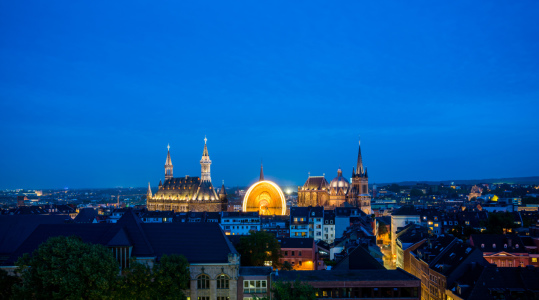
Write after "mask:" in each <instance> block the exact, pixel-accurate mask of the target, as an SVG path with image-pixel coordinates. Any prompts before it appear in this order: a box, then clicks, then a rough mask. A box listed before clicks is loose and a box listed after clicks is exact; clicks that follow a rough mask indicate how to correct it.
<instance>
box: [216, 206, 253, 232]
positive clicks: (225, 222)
mask: <svg viewBox="0 0 539 300" xmlns="http://www.w3.org/2000/svg"><path fill="white" fill-rule="evenodd" d="M221 228H223V230H224V232H225V234H226V235H248V234H250V232H251V231H260V215H259V214H258V212H229V211H223V212H221Z"/></svg>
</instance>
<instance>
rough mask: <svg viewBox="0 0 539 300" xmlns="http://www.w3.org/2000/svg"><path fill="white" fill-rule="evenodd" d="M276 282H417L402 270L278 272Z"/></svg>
mask: <svg viewBox="0 0 539 300" xmlns="http://www.w3.org/2000/svg"><path fill="white" fill-rule="evenodd" d="M274 278H275V279H276V280H283V281H294V280H296V278H299V280H301V281H307V282H309V281H390V280H391V281H394V280H395V281H396V280H399V281H402V280H410V281H415V280H417V281H418V282H419V279H417V278H416V277H415V276H413V275H412V274H409V273H407V272H405V271H404V270H401V269H397V270H386V269H383V270H331V271H326V270H319V271H279V275H277V276H275V277H274Z"/></svg>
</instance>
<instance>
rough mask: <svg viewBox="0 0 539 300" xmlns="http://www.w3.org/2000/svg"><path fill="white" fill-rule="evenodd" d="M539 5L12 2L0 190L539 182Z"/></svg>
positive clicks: (2, 53) (5, 47)
mask: <svg viewBox="0 0 539 300" xmlns="http://www.w3.org/2000/svg"><path fill="white" fill-rule="evenodd" d="M538 15H539V2H538V1H434V2H433V1H422V2H414V1H387V2H383V3H379V2H378V1H374V2H370V3H366V2H364V1H337V2H335V1H323V2H317V1H282V2H278V1H269V2H265V3H261V2H260V1H212V2H203V1H147V2H143V1H124V2H121V1H1V2H0V112H1V118H0V136H1V144H0V146H1V148H0V188H63V187H69V188H87V187H88V188H92V187H96V188H97V187H115V186H124V187H128V186H145V185H147V183H148V181H150V182H151V184H152V186H157V184H158V182H159V179H161V178H163V177H164V169H163V165H164V163H165V158H166V151H167V148H166V146H167V144H168V143H170V146H171V156H172V162H173V164H174V175H175V176H184V175H191V176H200V164H199V161H200V158H201V155H202V150H203V146H204V140H203V139H204V136H205V135H207V138H208V149H209V154H210V158H211V159H212V161H213V164H212V180H213V183H214V184H215V185H218V186H220V184H221V181H222V180H223V179H224V180H225V184H226V185H227V186H229V187H232V186H237V185H239V186H246V185H248V184H250V183H252V182H254V181H256V180H257V178H258V174H259V168H260V162H261V160H263V162H264V170H265V174H266V177H267V178H271V179H273V180H275V181H277V182H278V183H279V184H282V185H288V184H303V182H304V181H305V180H306V178H307V174H308V172H311V175H322V173H325V174H326V178H327V179H328V180H331V179H332V178H333V177H335V175H336V173H337V169H338V168H339V167H341V168H342V169H343V172H344V175H345V177H350V173H351V172H352V167H353V166H355V163H356V158H357V150H358V139H359V137H360V136H361V146H362V153H363V161H364V164H365V166H366V167H367V168H368V171H369V181H370V183H373V182H378V183H381V182H391V181H404V180H446V179H479V178H498V177H516V176H533V175H539V172H538V169H539V158H538V154H537V153H539V151H538V149H539V135H538V129H539V118H538V112H539V17H538Z"/></svg>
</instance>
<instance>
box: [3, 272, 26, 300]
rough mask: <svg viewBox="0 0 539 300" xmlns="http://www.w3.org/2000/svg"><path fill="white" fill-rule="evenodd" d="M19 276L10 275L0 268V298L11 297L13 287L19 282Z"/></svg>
mask: <svg viewBox="0 0 539 300" xmlns="http://www.w3.org/2000/svg"><path fill="white" fill-rule="evenodd" d="M20 281H21V280H20V278H19V277H17V276H11V275H9V274H8V272H6V271H4V270H2V269H0V299H11V298H12V297H13V287H14V286H16V285H17V284H20Z"/></svg>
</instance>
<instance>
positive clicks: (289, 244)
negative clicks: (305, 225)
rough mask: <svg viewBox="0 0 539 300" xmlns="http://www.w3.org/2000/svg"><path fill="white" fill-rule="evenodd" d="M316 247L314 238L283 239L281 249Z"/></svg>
mask: <svg viewBox="0 0 539 300" xmlns="http://www.w3.org/2000/svg"><path fill="white" fill-rule="evenodd" d="M313 245H314V239H313V238H282V239H281V249H283V248H284V249H287V248H307V249H308V248H312V247H313Z"/></svg>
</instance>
